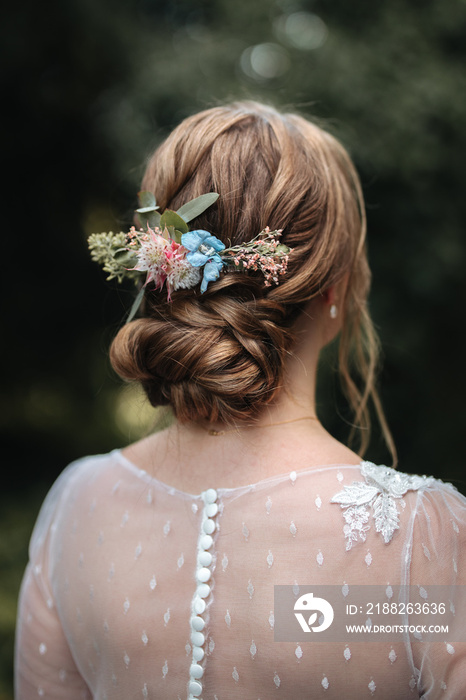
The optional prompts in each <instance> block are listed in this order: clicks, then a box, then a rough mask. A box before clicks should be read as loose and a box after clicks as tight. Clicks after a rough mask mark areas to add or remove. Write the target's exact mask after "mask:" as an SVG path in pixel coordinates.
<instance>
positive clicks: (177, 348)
mask: <svg viewBox="0 0 466 700" xmlns="http://www.w3.org/2000/svg"><path fill="white" fill-rule="evenodd" d="M142 189H144V190H150V191H151V192H153V193H154V194H155V196H156V199H157V203H158V204H159V205H160V209H161V210H162V211H163V210H164V209H167V208H169V209H175V210H176V209H178V208H179V207H180V206H181V205H183V204H185V203H186V202H188V201H189V200H191V199H193V198H195V197H198V196H199V195H201V194H204V193H206V192H217V193H218V194H219V195H220V197H219V199H218V200H217V202H216V203H215V204H214V205H213V206H211V207H210V208H209V209H207V210H206V211H205V212H204V213H203V214H202V215H201V216H199V217H198V218H197V219H195V220H194V222H191V223H190V228H191V229H205V230H207V231H210V232H211V233H213V234H214V235H215V236H217V237H218V238H219V239H221V240H222V241H223V242H224V243H225V244H226V245H237V244H240V243H242V242H244V241H248V240H250V239H251V238H253V237H254V236H255V235H257V233H259V232H260V231H261V230H262V229H263V228H265V226H269V227H270V228H271V229H272V230H274V229H282V230H283V234H282V238H281V241H282V242H283V243H285V244H286V245H288V246H289V247H290V248H292V249H293V251H292V253H291V255H290V259H289V263H288V270H287V273H286V275H285V276H284V277H283V278H281V281H280V284H279V285H278V286H277V287H265V286H264V285H263V279H262V277H255V276H254V274H250V273H248V274H238V273H236V272H231V273H226V274H222V275H221V276H220V278H219V279H218V280H217V281H216V282H211V283H210V284H209V286H208V289H207V291H206V292H205V293H204V294H200V292H199V290H182V289H180V290H178V291H176V292H174V293H173V294H172V301H171V302H167V299H166V295H165V294H161V293H160V292H154V291H153V290H151V289H150V288H148V289H147V291H146V294H145V300H144V307H143V314H142V315H143V317H142V318H139V319H137V320H135V321H132V322H131V323H129V324H127V325H125V326H124V327H123V328H122V329H121V330H120V331H119V333H118V335H117V336H116V338H115V340H114V342H113V344H112V347H111V361H112V364H113V367H114V368H115V370H116V371H117V372H118V374H120V375H121V376H122V377H123V378H125V379H127V380H137V381H140V382H141V383H142V385H143V387H144V389H145V391H146V393H147V396H148V397H149V400H150V401H151V403H152V404H153V405H154V406H160V405H170V406H171V407H172V408H173V411H174V413H175V416H176V417H177V419H178V420H180V421H199V420H205V421H209V422H216V421H220V422H224V423H227V424H231V423H235V422H241V421H245V420H249V421H250V420H251V418H254V417H256V416H257V415H258V414H259V413H260V412H261V410H262V409H263V407H264V406H265V405H266V404H267V403H269V402H271V401H273V399H274V397H276V395H277V393H278V392H279V391H280V389H281V387H282V386H283V383H284V382H283V376H284V369H285V360H286V357H287V355H288V353H289V352H290V349H291V348H292V345H293V341H294V338H293V322H294V321H295V319H296V318H297V316H298V315H299V313H300V312H301V311H302V309H303V308H304V306H305V304H306V303H307V302H308V301H309V300H310V299H312V298H314V297H316V296H318V295H321V294H322V293H323V292H325V290H326V289H327V288H328V287H330V286H332V285H334V284H335V283H337V282H339V281H340V280H342V279H343V277H345V276H346V277H347V279H348V284H347V287H346V290H347V291H346V297H345V299H344V304H343V306H344V308H343V309H342V313H343V314H344V317H343V319H344V320H343V325H342V331H341V336H340V341H339V372H340V375H341V379H342V385H343V388H344V390H345V392H346V395H347V397H348V400H349V403H350V405H351V407H352V408H353V410H354V414H355V418H354V425H355V427H356V428H362V430H360V431H359V430H358V431H357V432H358V434H359V436H360V443H361V444H360V451H361V453H362V452H363V451H364V449H365V448H366V447H367V443H368V440H369V427H370V416H369V409H368V403H369V399H372V400H373V402H374V405H375V409H376V412H377V414H378V417H379V420H380V422H381V426H382V430H383V433H384V436H385V439H386V441H387V444H388V446H389V448H390V449H391V451H392V455H393V456H394V455H395V452H394V447H393V442H392V439H391V436H390V433H389V430H388V427H387V425H386V421H385V418H384V414H383V411H382V407H381V405H380V401H379V398H378V395H377V391H376V386H375V380H376V370H377V365H378V341H377V336H376V334H375V331H374V328H373V325H372V322H371V319H370V316H369V314H368V309H367V297H368V291H369V286H370V270H369V267H368V262H367V255H366V242H365V239H366V219H365V210H364V202H363V196H362V192H361V186H360V182H359V178H358V175H357V173H356V171H355V168H354V166H353V163H352V161H351V159H350V157H349V156H348V154H347V152H346V150H345V149H344V147H343V146H342V145H341V144H340V143H339V141H337V140H336V139H335V138H334V137H333V136H331V135H330V134H329V133H328V132H326V131H325V130H323V129H322V128H320V127H319V126H317V125H316V124H314V123H312V122H310V121H308V120H307V119H305V118H303V117H301V116H298V115H297V114H289V113H280V112H279V111H278V110H276V109H274V108H273V107H270V106H266V105H263V104H259V103H257V102H252V101H245V102H234V103H231V104H227V105H224V106H219V107H214V108H212V109H208V110H205V111H203V112H200V113H198V114H195V115H194V116H191V117H189V118H187V119H185V120H184V121H183V122H182V123H181V124H180V125H179V126H178V127H176V128H175V129H174V131H173V132H172V133H171V134H170V135H169V136H168V138H167V139H166V140H165V141H164V142H163V143H162V144H161V145H160V146H159V147H158V148H157V150H156V151H155V153H154V154H153V156H152V157H151V159H150V161H149V163H148V166H147V169H146V172H145V175H144V178H143V181H142ZM350 364H351V369H352V370H356V374H357V375H359V378H358V379H354V378H353V375H352V372H351V371H350Z"/></svg>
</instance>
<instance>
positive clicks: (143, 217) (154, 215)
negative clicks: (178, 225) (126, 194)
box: [137, 209, 161, 231]
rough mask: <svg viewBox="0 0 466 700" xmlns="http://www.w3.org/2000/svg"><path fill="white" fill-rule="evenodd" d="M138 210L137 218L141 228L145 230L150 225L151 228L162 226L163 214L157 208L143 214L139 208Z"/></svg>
mask: <svg viewBox="0 0 466 700" xmlns="http://www.w3.org/2000/svg"><path fill="white" fill-rule="evenodd" d="M137 211H138V215H137V220H138V223H139V228H142V229H144V231H145V230H146V229H147V227H148V226H149V227H150V228H157V227H159V228H160V218H161V216H160V214H159V212H158V211H155V209H151V210H150V211H149V213H148V214H141V213H140V211H141V210H140V209H138V210H137Z"/></svg>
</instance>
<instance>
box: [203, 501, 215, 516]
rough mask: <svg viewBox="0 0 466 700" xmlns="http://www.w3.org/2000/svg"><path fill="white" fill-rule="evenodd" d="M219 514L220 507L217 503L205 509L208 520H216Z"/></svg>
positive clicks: (210, 504)
mask: <svg viewBox="0 0 466 700" xmlns="http://www.w3.org/2000/svg"><path fill="white" fill-rule="evenodd" d="M217 513H218V505H217V504H216V503H209V504H208V505H207V506H206V507H205V514H206V515H207V517H208V518H215V516H216V515H217Z"/></svg>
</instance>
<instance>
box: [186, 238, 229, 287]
mask: <svg viewBox="0 0 466 700" xmlns="http://www.w3.org/2000/svg"><path fill="white" fill-rule="evenodd" d="M181 245H182V246H184V247H185V248H186V249H187V250H188V251H189V253H187V254H186V259H187V260H188V261H189V263H190V264H191V265H192V266H193V267H202V266H204V277H203V279H202V284H201V293H202V294H204V292H205V290H206V289H207V285H208V284H209V282H214V281H215V280H216V279H218V277H219V275H220V271H221V269H222V267H223V262H222V258H221V257H220V255H219V254H218V252H219V251H220V250H224V248H225V246H224V244H223V243H222V241H220V240H219V239H218V238H216V237H215V236H212V234H211V233H209V232H208V231H203V230H202V229H200V230H198V231H190V232H189V233H183V235H182V236H181Z"/></svg>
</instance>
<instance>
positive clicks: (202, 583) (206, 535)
mask: <svg viewBox="0 0 466 700" xmlns="http://www.w3.org/2000/svg"><path fill="white" fill-rule="evenodd" d="M202 499H203V501H204V508H203V511H202V523H201V534H200V537H199V543H198V554H197V570H196V581H197V589H196V593H195V595H194V599H193V603H192V616H191V642H192V645H193V661H192V664H191V668H190V669H189V675H190V678H189V693H190V699H194V698H199V695H200V694H201V692H202V683H201V682H200V679H201V678H202V676H203V675H204V668H203V666H201V664H200V662H201V661H202V659H203V658H204V653H205V652H204V649H203V646H204V642H205V635H204V632H203V630H204V627H205V620H204V618H203V617H202V614H203V613H204V612H205V609H206V607H207V604H206V598H208V596H209V595H210V590H211V587H210V585H209V581H210V578H211V575H212V572H211V570H210V568H209V567H210V565H211V564H212V554H211V553H210V552H209V549H210V548H211V547H212V545H213V542H214V540H213V537H212V535H213V533H214V532H215V529H216V527H217V525H216V523H215V520H214V518H215V516H216V515H217V513H218V505H217V503H216V501H217V492H216V491H215V489H207V491H204V493H203V494H202Z"/></svg>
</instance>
